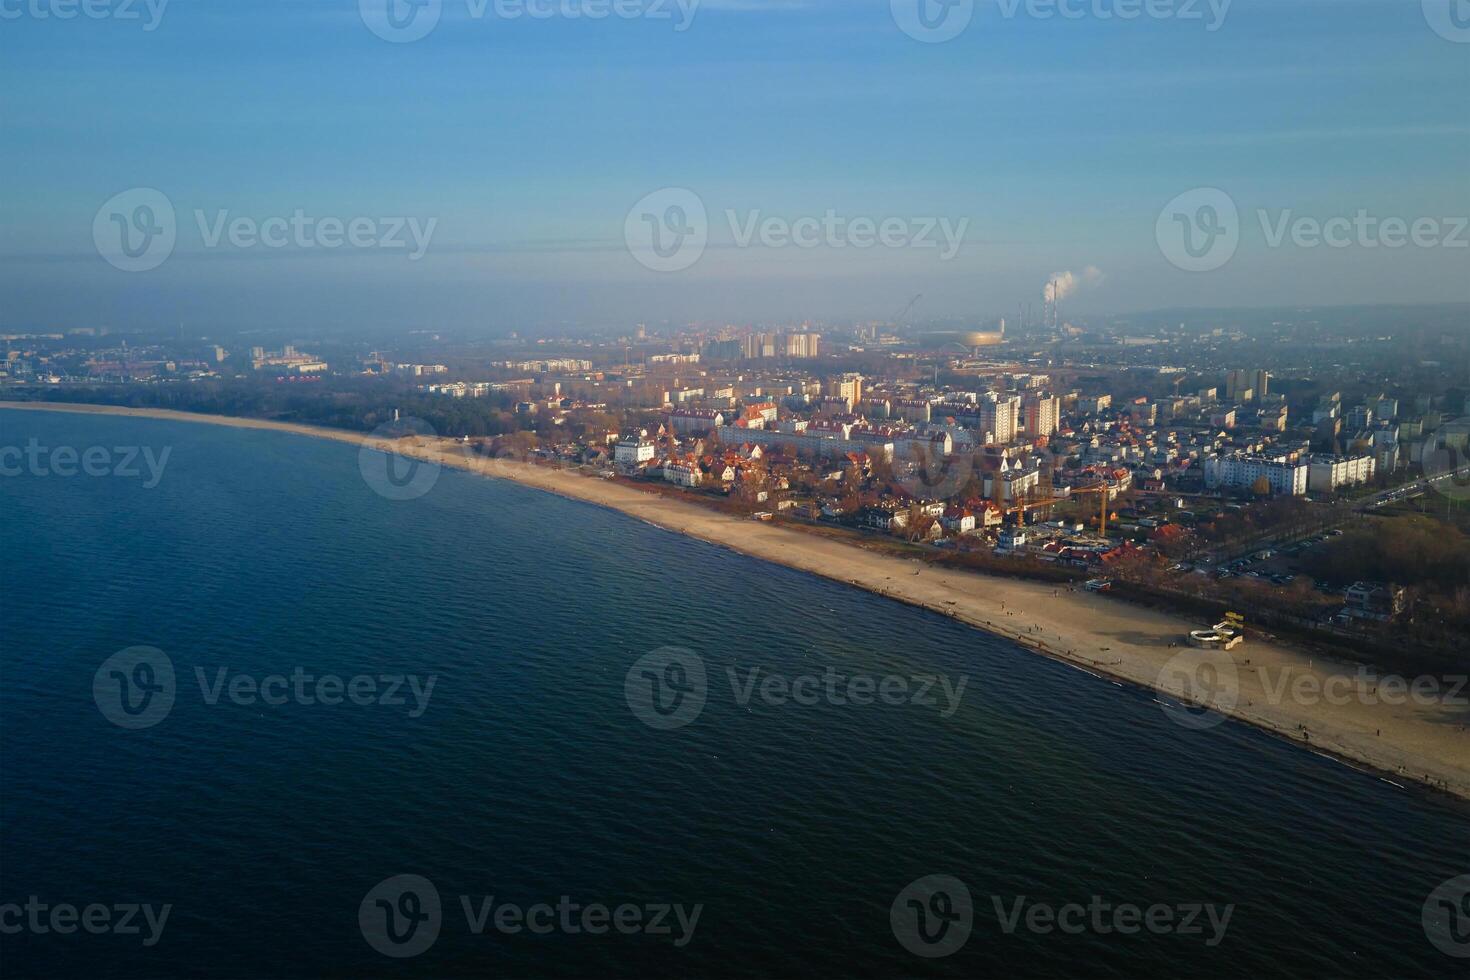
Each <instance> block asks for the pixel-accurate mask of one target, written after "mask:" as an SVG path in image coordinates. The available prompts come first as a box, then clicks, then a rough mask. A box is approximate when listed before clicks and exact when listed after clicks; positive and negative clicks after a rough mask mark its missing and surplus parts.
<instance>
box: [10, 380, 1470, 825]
mask: <svg viewBox="0 0 1470 980" xmlns="http://www.w3.org/2000/svg"><path fill="white" fill-rule="evenodd" d="M0 409H11V410H15V411H45V412H61V413H66V414H82V415H113V416H126V417H135V418H149V419H157V420H164V421H182V422H193V423H197V424H207V425H219V426H226V427H230V428H244V429H264V430H270V431H276V432H285V433H289V434H294V435H302V436H307V437H311V438H317V439H329V440H332V441H335V442H342V443H347V444H349V445H355V446H359V447H363V446H372V447H374V448H379V447H382V446H387V445H389V442H388V441H386V440H381V439H378V438H375V437H374V436H373V435H372V434H371V433H362V432H352V431H348V430H344V429H329V428H324V427H320V426H312V425H302V424H298V423H292V422H277V421H271V420H266V419H251V418H241V417H235V416H223V415H206V414H203V413H195V412H179V411H174V410H171V409H141V408H126V407H122V406H112V405H88V404H72V403H48V402H4V401H0ZM392 446H393V449H394V450H395V451H396V452H398V453H399V454H401V455H404V456H410V457H414V458H417V459H421V460H424V461H426V462H432V463H436V464H439V465H441V466H444V467H446V468H452V469H457V470H462V471H467V472H471V473H476V474H478V475H482V476H487V477H491V478H499V479H506V480H510V481H512V482H515V483H518V484H521V485H523V486H527V487H531V488H533V489H538V490H542V491H545V492H548V493H554V494H557V495H559V496H562V497H567V498H571V499H575V500H580V501H582V502H585V503H591V504H594V505H597V506H601V507H605V508H607V509H610V510H615V511H618V512H620V513H623V514H625V515H628V516H631V517H634V518H637V519H639V520H642V521H644V522H646V523H649V524H652V525H654V526H656V527H659V528H661V529H663V530H666V531H670V532H674V533H678V534H683V535H685V536H687V537H693V538H697V539H699V540H702V541H705V542H707V543H711V544H715V545H718V546H721V547H725V548H728V549H730V550H732V551H736V552H739V553H741V554H744V555H747V556H750V557H753V558H758V559H762V560H765V561H770V562H773V563H775V564H779V565H783V566H786V567H788V568H793V569H796V570H798V571H803V572H808V573H811V574H815V575H820V576H822V577H823V578H827V579H830V580H833V581H836V582H840V583H842V584H845V585H850V586H855V587H857V588H860V589H863V590H865V591H869V592H872V593H874V594H876V595H878V596H880V597H883V598H888V599H894V600H897V601H900V602H903V603H905V604H906V605H911V606H917V607H919V608H922V609H926V610H929V611H931V612H935V613H938V614H939V615H942V616H945V617H946V618H948V619H951V620H955V621H957V622H961V623H964V624H966V625H968V626H971V627H973V628H976V629H979V630H982V631H984V632H987V633H990V634H992V635H996V636H1000V637H1002V638H1004V639H1007V640H1011V641H1013V642H1016V643H1018V644H1019V645H1021V646H1022V647H1024V648H1025V649H1026V650H1027V651H1028V652H1031V653H1040V654H1042V655H1043V656H1047V657H1050V658H1052V659H1054V660H1057V661H1059V662H1061V663H1064V664H1066V665H1068V666H1071V667H1074V668H1076V669H1079V670H1082V671H1085V672H1086V673H1089V674H1092V675H1093V676H1095V677H1098V678H1100V679H1103V680H1108V681H1110V682H1113V683H1120V684H1126V685H1129V686H1133V687H1138V688H1143V689H1148V690H1151V691H1154V692H1157V693H1158V695H1159V696H1162V697H1168V698H1171V699H1174V700H1182V699H1183V693H1182V691H1181V690H1180V687H1181V683H1180V682H1181V678H1180V677H1173V676H1171V677H1161V674H1160V672H1161V670H1163V669H1164V667H1165V665H1166V664H1168V663H1169V662H1170V661H1171V659H1172V658H1175V657H1178V658H1180V660H1181V662H1182V663H1184V664H1186V665H1192V664H1195V663H1201V662H1203V661H1204V660H1205V659H1206V658H1207V657H1210V656H1212V654H1211V653H1210V652H1207V651H1202V650H1196V649H1195V648H1192V647H1189V646H1187V645H1185V644H1184V637H1185V635H1186V634H1187V632H1188V631H1189V630H1190V629H1198V628H1200V626H1201V625H1203V624H1201V623H1191V622H1189V621H1187V620H1184V619H1182V618H1179V617H1177V616H1175V615H1173V614H1170V613H1166V612H1162V611H1158V610H1154V609H1147V608H1144V607H1140V606H1133V605H1130V604H1128V603H1125V602H1122V601H1120V600H1115V599H1111V598H1109V597H1107V596H1103V595H1097V594H1094V593H1089V592H1084V591H1081V590H1077V591H1071V590H1068V589H1066V588H1064V587H1056V586H1052V585H1049V584H1045V583H1040V582H1032V581H1027V580H1024V579H1019V578H1009V577H1005V576H998V575H989V574H985V573H980V572H972V571H965V570H960V569H941V568H936V567H933V566H928V565H924V564H922V563H919V562H917V561H915V560H913V559H905V558H899V557H895V556H892V555H885V554H880V553H878V552H875V551H871V550H869V549H867V548H864V547H861V546H855V545H853V544H850V543H847V542H843V541H837V540H833V539H830V538H825V537H822V536H819V535H814V534H809V533H806V532H804V531H801V530H798V529H793V528H788V527H783V526H781V525H779V524H768V523H763V522H758V521H753V520H750V519H749V518H738V517H732V516H729V515H726V514H722V513H719V512H716V511H714V510H711V509H709V508H706V507H702V506H700V505H699V504H697V503H694V502H686V501H681V500H676V499H670V498H667V497H663V496H660V495H656V494H648V493H644V492H641V491H639V490H636V489H633V488H630V487H628V486H624V485H621V484H618V483H615V482H613V481H609V480H604V479H600V478H597V477H589V476H586V475H583V474H581V473H578V472H576V471H574V470H565V469H552V468H550V467H542V466H536V465H535V464H531V463H521V462H517V461H513V460H508V459H495V458H489V457H479V456H466V455H465V453H464V451H463V448H462V447H461V446H460V445H459V444H458V443H456V442H454V441H453V440H451V439H432V440H431V439H428V438H411V439H405V440H399V441H396V442H393V443H392ZM1171 642H1172V643H1173V644H1174V645H1173V646H1171V645H1170V644H1171ZM1213 656H1215V657H1219V656H1220V655H1219V654H1218V653H1215V654H1213ZM1230 656H1231V657H1232V658H1233V660H1234V662H1235V664H1236V667H1237V669H1236V677H1237V680H1238V685H1237V697H1236V703H1235V706H1234V707H1233V708H1231V709H1230V710H1228V711H1225V712H1224V713H1225V714H1227V715H1228V716H1229V717H1231V718H1233V719H1235V720H1238V721H1242V722H1245V723H1247V724H1250V725H1252V726H1254V727H1256V728H1259V729H1263V730H1265V731H1267V732H1270V733H1272V734H1274V735H1277V736H1279V737H1281V738H1283V739H1286V740H1287V741H1290V742H1292V743H1293V744H1295V745H1297V746H1299V747H1301V748H1305V749H1308V750H1310V751H1313V752H1316V753H1317V754H1319V755H1323V756H1325V757H1328V758H1331V759H1333V760H1334V761H1337V762H1339V763H1340V764H1344V765H1347V766H1348V767H1349V768H1352V769H1355V770H1358V771H1359V772H1363V773H1365V774H1367V775H1371V776H1376V777H1378V778H1379V779H1382V780H1383V781H1385V782H1388V783H1390V784H1391V785H1393V786H1396V787H1398V788H1401V789H1403V788H1405V786H1406V784H1414V785H1417V786H1419V787H1422V788H1427V789H1428V788H1432V789H1434V790H1436V791H1438V792H1439V793H1445V794H1449V795H1451V796H1454V797H1458V798H1459V799H1461V800H1470V733H1467V732H1466V731H1465V728H1466V726H1467V724H1470V708H1466V707H1463V706H1452V705H1445V704H1432V705H1430V704H1415V703H1412V701H1407V699H1406V703H1403V704H1388V703H1384V702H1383V701H1382V700H1379V699H1377V698H1376V696H1375V697H1374V698H1373V699H1370V700H1369V701H1367V702H1365V701H1364V700H1362V699H1355V698H1351V697H1350V698H1348V699H1347V700H1346V703H1329V700H1328V698H1326V697H1320V696H1319V697H1317V698H1316V699H1315V700H1304V699H1300V698H1297V699H1294V698H1292V697H1291V696H1290V695H1289V694H1288V695H1287V696H1285V697H1282V696H1280V695H1281V692H1283V691H1286V692H1289V691H1290V690H1292V689H1293V688H1296V687H1297V686H1298V685H1299V684H1306V685H1308V686H1310V685H1312V684H1314V683H1315V685H1317V686H1316V687H1315V690H1316V691H1318V692H1322V691H1324V690H1327V691H1331V690H1333V688H1331V687H1328V688H1325V689H1324V688H1323V687H1322V686H1321V685H1322V684H1323V683H1324V682H1327V681H1328V679H1329V678H1343V677H1346V678H1352V677H1353V676H1354V673H1355V672H1356V671H1357V670H1358V665H1357V664H1356V663H1353V662H1350V661H1341V662H1337V661H1333V662H1328V661H1326V660H1325V659H1324V658H1322V657H1321V656H1309V655H1308V654H1306V653H1303V652H1301V651H1297V650H1294V649H1292V648H1289V647H1286V646H1283V645H1280V644H1273V643H1265V642H1262V641H1260V640H1256V639H1249V640H1247V641H1246V643H1245V644H1244V645H1243V646H1241V647H1239V648H1237V649H1236V650H1235V651H1233V653H1232V654H1231V655H1230ZM1282 685H1284V686H1282ZM1339 689H1341V688H1339ZM1348 690H1357V689H1356V688H1348ZM1467 695H1470V689H1467V690H1465V691H1461V692H1459V696H1460V697H1461V698H1465V697H1466V696H1467ZM1156 700H1157V698H1156ZM1303 731H1305V732H1307V733H1308V734H1309V736H1310V738H1309V739H1307V738H1303V736H1302V733H1303ZM1365 767H1366V768H1365Z"/></svg>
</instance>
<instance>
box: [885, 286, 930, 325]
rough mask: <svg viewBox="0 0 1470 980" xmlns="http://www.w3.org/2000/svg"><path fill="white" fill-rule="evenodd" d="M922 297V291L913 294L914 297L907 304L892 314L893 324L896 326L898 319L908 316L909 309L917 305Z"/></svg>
mask: <svg viewBox="0 0 1470 980" xmlns="http://www.w3.org/2000/svg"><path fill="white" fill-rule="evenodd" d="M923 298H924V294H923V293H915V294H914V298H913V299H911V300H909V302H908V305H907V306H905V307H904V308H903V309H901V310H899V311H898V312H897V313H896V314H894V317H893V323H894V325H895V326H897V325H898V322H899V321H900V320H902V319H903V318H904V317H906V316H908V313H909V310H912V309H913V308H914V307H915V306H917V305H918V303H919V300H921V299H923Z"/></svg>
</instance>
